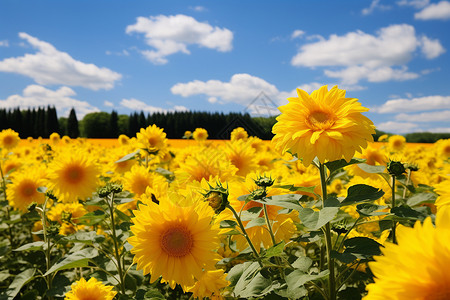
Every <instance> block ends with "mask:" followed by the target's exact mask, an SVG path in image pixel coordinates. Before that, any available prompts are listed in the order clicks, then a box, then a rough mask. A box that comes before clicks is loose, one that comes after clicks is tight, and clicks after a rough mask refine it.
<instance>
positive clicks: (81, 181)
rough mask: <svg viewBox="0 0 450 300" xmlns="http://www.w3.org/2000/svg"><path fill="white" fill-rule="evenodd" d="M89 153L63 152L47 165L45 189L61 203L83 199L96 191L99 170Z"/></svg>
mask: <svg viewBox="0 0 450 300" xmlns="http://www.w3.org/2000/svg"><path fill="white" fill-rule="evenodd" d="M90 157H91V156H90V155H89V153H84V152H73V151H64V152H61V153H60V154H59V156H58V157H57V158H55V159H54V160H53V161H52V162H51V163H50V164H49V174H48V178H49V181H48V183H47V187H48V188H49V189H50V190H53V193H54V194H55V196H56V197H57V198H58V199H59V200H60V201H61V202H72V201H76V200H78V199H85V198H87V197H89V196H91V195H92V193H93V192H95V191H96V189H97V181H98V175H100V169H99V167H98V166H97V164H96V163H95V162H94V161H93V160H92V159H91V158H90Z"/></svg>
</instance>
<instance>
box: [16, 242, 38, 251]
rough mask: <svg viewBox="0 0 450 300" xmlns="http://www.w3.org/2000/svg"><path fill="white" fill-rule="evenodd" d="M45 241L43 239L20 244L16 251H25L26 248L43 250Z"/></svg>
mask: <svg viewBox="0 0 450 300" xmlns="http://www.w3.org/2000/svg"><path fill="white" fill-rule="evenodd" d="M44 245H45V243H44V242H42V241H38V242H33V243H28V244H25V245H22V246H20V247H19V248H17V249H14V251H25V250H43V247H42V246H44Z"/></svg>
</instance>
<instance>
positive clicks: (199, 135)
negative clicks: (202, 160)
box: [192, 128, 208, 142]
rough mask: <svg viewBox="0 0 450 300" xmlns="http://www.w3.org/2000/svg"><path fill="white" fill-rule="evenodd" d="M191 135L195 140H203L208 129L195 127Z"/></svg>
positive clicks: (206, 136) (206, 135)
mask: <svg viewBox="0 0 450 300" xmlns="http://www.w3.org/2000/svg"><path fill="white" fill-rule="evenodd" d="M192 137H193V138H194V140H196V141H199V142H201V141H205V140H206V139H207V138H208V131H206V129H204V128H196V129H195V130H194V132H193V133H192Z"/></svg>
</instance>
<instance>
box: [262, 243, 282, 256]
mask: <svg viewBox="0 0 450 300" xmlns="http://www.w3.org/2000/svg"><path fill="white" fill-rule="evenodd" d="M284 245H285V242H284V241H281V242H279V243H278V244H276V245H273V246H272V247H270V248H269V249H267V251H266V253H265V254H264V257H265V258H271V257H273V256H281V255H282V254H283V250H284Z"/></svg>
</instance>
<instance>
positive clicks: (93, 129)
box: [82, 112, 110, 138]
mask: <svg viewBox="0 0 450 300" xmlns="http://www.w3.org/2000/svg"><path fill="white" fill-rule="evenodd" d="M82 122H83V136H85V137H87V138H109V137H110V130H109V126H110V115H109V113H107V112H93V113H89V114H87V115H85V116H84V118H83V121H82Z"/></svg>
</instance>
